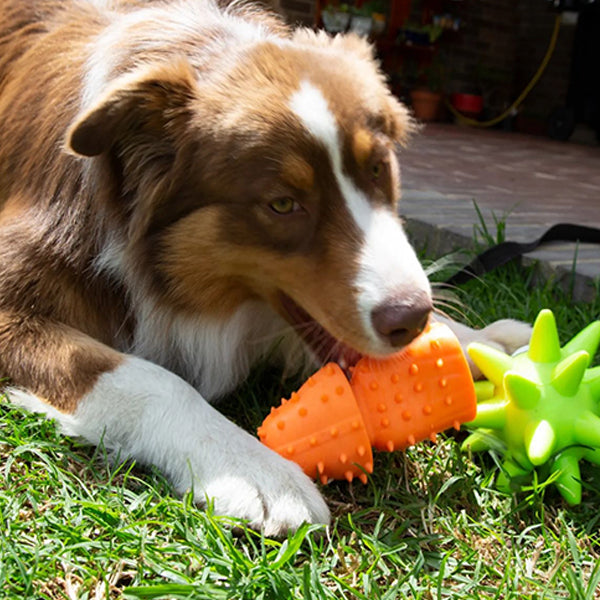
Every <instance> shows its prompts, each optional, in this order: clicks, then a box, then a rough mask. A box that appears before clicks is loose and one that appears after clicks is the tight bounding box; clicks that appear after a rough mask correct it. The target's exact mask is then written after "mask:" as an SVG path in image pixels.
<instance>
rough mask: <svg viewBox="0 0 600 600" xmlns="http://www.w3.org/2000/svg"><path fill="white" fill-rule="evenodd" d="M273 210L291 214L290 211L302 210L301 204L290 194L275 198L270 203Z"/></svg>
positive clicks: (282, 213)
mask: <svg viewBox="0 0 600 600" xmlns="http://www.w3.org/2000/svg"><path fill="white" fill-rule="evenodd" d="M269 206H270V208H271V210H273V211H274V212H276V213H277V214H278V215H289V214H290V213H293V212H296V211H298V210H300V205H299V204H298V203H297V202H296V201H295V200H294V199H293V198H290V197H289V196H282V197H281V198H277V199H276V200H273V201H272V202H271V203H270V204H269Z"/></svg>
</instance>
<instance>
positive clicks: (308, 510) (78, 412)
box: [0, 315, 329, 535]
mask: <svg viewBox="0 0 600 600" xmlns="http://www.w3.org/2000/svg"><path fill="white" fill-rule="evenodd" d="M4 317H5V318H4V319H3V322H2V323H0V325H2V326H3V327H0V347H1V348H2V355H3V357H2V364H1V365H0V366H1V368H2V369H3V371H4V372H3V373H2V374H3V375H8V376H9V377H10V378H11V379H12V387H10V388H9V389H8V394H9V396H10V398H11V400H12V401H13V402H15V403H16V404H20V405H22V406H25V407H26V408H28V409H30V410H34V411H36V412H44V413H47V414H48V415H49V416H51V417H53V418H55V419H56V420H57V421H58V422H59V423H60V424H61V425H62V427H63V429H64V430H65V432H66V433H68V434H71V435H77V436H82V437H83V438H85V439H86V440H88V441H90V442H92V443H94V444H100V443H103V444H104V445H105V446H106V447H107V448H108V449H109V450H110V451H112V452H115V453H118V455H119V456H120V457H121V458H127V457H131V458H133V459H135V460H137V461H139V462H141V463H145V464H153V465H156V466H157V467H158V468H160V469H161V470H162V471H163V472H164V473H165V474H166V475H167V476H168V477H169V478H170V480H171V481H172V482H173V484H174V486H175V488H176V489H177V491H178V492H180V493H183V492H185V491H186V490H188V489H190V488H192V489H193V491H194V496H195V499H196V501H197V502H199V503H200V504H205V503H206V502H207V501H211V502H213V503H214V509H215V511H216V512H217V513H219V514H227V515H231V516H236V517H241V518H244V519H248V521H249V523H250V525H251V526H252V527H254V528H258V529H262V530H263V531H264V532H265V533H266V534H268V535H277V534H281V533H285V532H286V531H287V530H289V529H296V528H297V527H299V526H300V525H301V523H302V522H304V521H308V522H320V523H327V522H328V520H329V512H328V509H327V506H326V504H325V502H324V501H323V499H322V497H321V496H320V494H319V492H318V491H317V489H316V487H315V486H314V484H313V483H312V482H311V481H310V479H309V478H308V477H306V475H304V473H302V471H301V470H300V468H299V467H298V466H297V465H295V464H293V463H291V462H289V461H287V460H285V459H283V458H281V457H280V456H278V455H277V454H275V453H274V452H272V451H270V450H269V449H267V448H266V447H265V446H263V445H262V444H260V443H259V442H258V440H257V439H255V438H254V437H252V436H251V435H249V434H248V433H246V432H245V431H243V430H242V429H240V428H239V427H237V426H236V425H234V424H233V423H231V422H230V421H228V420H227V419H226V418H225V417H223V416H222V415H221V414H220V413H219V412H218V411H216V410H215V409H214V408H213V407H212V406H211V405H210V404H208V403H207V402H206V401H205V400H204V399H203V398H202V396H200V394H199V393H198V392H197V391H196V390H195V389H194V388H192V387H191V386H190V385H188V384H187V383H186V382H184V381H183V380H182V379H180V378H179V377H177V376H176V375H174V374H173V373H171V372H169V371H167V370H165V369H163V368H161V367H159V366H157V365H155V364H153V363H150V362H148V361H145V360H142V359H139V358H136V357H133V356H129V355H123V354H120V353H118V352H116V351H114V350H112V349H110V348H108V347H106V346H103V345H102V344H100V343H98V342H97V341H95V340H92V339H90V338H88V337H86V336H85V335H83V334H81V333H80V332H77V331H75V330H72V329H70V328H68V327H64V326H61V325H56V324H54V325H53V324H51V323H44V322H42V321H38V322H36V323H35V324H31V323H28V322H27V321H24V320H21V321H18V320H16V319H14V318H10V319H7V318H6V315H4ZM34 336H35V344H32V345H29V342H31V341H32V339H33V337H34ZM31 348H35V350H34V351H30V349H31ZM11 356H12V357H13V358H12V359H11V358H10V357H11ZM15 357H18V358H20V359H23V358H24V357H26V362H27V364H26V365H23V364H17V363H16V362H11V361H12V360H14V358H15Z"/></svg>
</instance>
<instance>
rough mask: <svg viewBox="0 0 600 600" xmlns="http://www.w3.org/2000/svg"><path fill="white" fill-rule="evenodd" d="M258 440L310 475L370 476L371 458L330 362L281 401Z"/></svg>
mask: <svg viewBox="0 0 600 600" xmlns="http://www.w3.org/2000/svg"><path fill="white" fill-rule="evenodd" d="M258 436H259V438H260V441H261V442H263V443H264V444H265V445H267V446H268V447H269V448H271V449H272V450H275V452H277V453H279V454H281V455H282V456H284V457H285V458H288V459H290V460H293V461H294V462H296V463H298V464H299V465H300V466H301V467H302V470H303V471H304V472H305V473H306V474H307V475H308V476H309V477H314V478H317V477H318V478H319V479H320V480H321V482H322V483H327V481H328V479H347V480H348V481H352V480H353V478H354V477H358V478H359V479H361V481H363V482H364V483H366V481H367V475H366V473H372V472H373V453H372V450H371V444H370V442H369V436H368V435H367V431H366V429H365V424H364V421H363V418H362V415H361V413H360V410H359V409H358V405H357V404H356V400H355V398H354V393H353V392H352V389H351V388H350V384H349V382H348V379H347V378H346V376H345V375H344V373H343V371H342V370H341V369H340V367H339V366H338V365H336V364H334V363H330V364H328V365H326V366H324V367H323V368H322V369H320V370H319V371H317V372H316V373H315V374H314V375H312V376H311V377H310V378H309V379H308V380H307V381H306V382H305V383H304V385H303V386H302V387H301V388H300V389H299V390H298V391H297V392H295V393H293V394H292V396H291V398H290V399H289V400H285V399H284V400H283V401H282V404H281V406H279V407H278V408H273V409H271V414H270V415H268V416H267V418H266V419H265V420H264V422H263V424H262V426H261V427H260V428H259V429H258Z"/></svg>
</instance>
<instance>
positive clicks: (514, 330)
mask: <svg viewBox="0 0 600 600" xmlns="http://www.w3.org/2000/svg"><path fill="white" fill-rule="evenodd" d="M436 319H437V320H439V321H442V322H444V323H446V324H447V325H448V326H449V327H450V329H452V331H453V332H454V334H455V335H456V337H457V338H458V340H459V342H460V344H461V346H462V348H463V350H464V351H465V354H466V351H467V347H468V346H469V344H470V343H471V342H480V343H482V344H486V345H487V346H490V347H492V348H496V349H497V350H502V352H505V353H506V354H512V353H513V352H514V351H515V350H518V349H519V348H521V347H522V346H525V345H527V344H528V343H529V338H530V337H531V325H528V324H527V323H523V322H521V321H515V320H514V319H501V320H499V321H495V322H494V323H491V324H490V325H488V326H487V327H484V328H483V329H472V328H471V327H468V326H466V325H463V324H461V323H456V322H455V321H451V320H449V319H446V318H443V317H438V316H437V315H436ZM466 356H467V360H468V362H469V366H470V368H471V372H472V373H473V377H474V378H475V379H479V378H481V377H482V373H481V371H480V370H479V368H478V367H477V366H476V365H475V364H474V363H473V361H472V360H471V359H470V358H469V356H468V354H466Z"/></svg>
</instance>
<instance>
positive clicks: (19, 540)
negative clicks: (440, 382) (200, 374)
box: [0, 265, 600, 600]
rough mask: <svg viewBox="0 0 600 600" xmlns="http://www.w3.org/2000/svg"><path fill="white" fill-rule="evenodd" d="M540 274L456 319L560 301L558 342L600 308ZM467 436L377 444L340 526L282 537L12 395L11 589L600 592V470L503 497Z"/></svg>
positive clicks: (227, 406)
mask: <svg viewBox="0 0 600 600" xmlns="http://www.w3.org/2000/svg"><path fill="white" fill-rule="evenodd" d="M531 274H532V271H531V270H527V269H522V268H520V267H518V266H516V265H509V266H508V267H505V268H503V269H502V270H501V271H500V272H498V273H494V274H490V275H488V276H486V277H485V278H484V280H482V281H472V282H470V283H468V284H466V285H465V286H464V287H463V288H462V289H461V290H458V291H457V294H458V299H459V301H462V304H463V306H467V305H468V307H469V308H468V309H466V308H463V309H461V310H458V313H459V314H460V315H461V318H462V319H463V320H464V319H468V320H470V321H471V322H473V323H475V324H476V325H481V324H484V323H488V322H490V321H492V320H494V319H497V318H504V317H514V318H518V319H525V320H528V321H532V320H533V318H534V317H535V316H536V314H537V312H538V311H539V310H540V309H541V308H543V307H550V308H552V309H553V310H554V312H555V315H556V318H557V321H558V324H559V329H560V333H561V340H562V341H563V342H564V341H566V340H568V339H569V338H570V337H571V336H572V335H573V334H574V333H576V332H577V331H578V330H579V329H581V328H583V327H584V326H585V325H586V324H587V323H589V322H590V321H591V320H593V319H594V318H598V316H599V315H600V299H598V300H597V301H596V302H595V303H592V304H585V305H584V304H582V305H578V304H575V303H573V302H572V301H571V299H570V298H569V296H568V294H566V293H562V292H557V291H556V290H555V289H554V288H553V286H552V285H551V284H548V285H545V286H541V287H540V286H539V285H538V286H537V287H532V285H531V281H530V277H531ZM595 364H599V361H598V357H596V361H595ZM297 384H298V381H294V380H287V381H281V376H280V374H279V373H273V372H271V371H268V370H262V371H260V372H257V373H255V374H254V376H253V378H252V379H251V381H250V382H248V384H247V385H246V386H245V387H244V388H243V389H241V390H240V391H239V392H238V393H237V394H236V395H235V396H234V397H232V398H229V399H228V400H227V401H226V402H225V403H224V405H223V410H224V411H225V412H226V413H227V414H228V415H230V416H232V417H233V415H235V419H236V420H237V421H238V422H239V423H240V424H242V425H243V426H244V427H247V428H248V429H250V430H254V429H255V427H256V426H257V425H258V424H259V423H260V421H261V420H262V417H263V416H264V415H265V413H266V412H267V411H268V407H269V405H270V404H275V403H277V402H278V400H279V398H280V397H281V396H282V395H284V394H288V393H289V392H290V391H291V390H292V389H294V387H296V386H297ZM242 401H243V402H244V406H245V407H246V409H245V411H244V413H243V414H239V405H240V403H241V402H242ZM236 407H238V409H237V411H236ZM463 436H464V434H463V433H462V432H461V433H460V434H457V436H448V437H446V436H441V439H440V441H439V442H438V443H437V444H436V445H434V444H431V443H429V442H428V443H422V444H418V445H417V446H416V447H414V448H412V449H410V450H409V451H408V452H406V453H400V452H397V453H394V454H381V455H378V456H377V457H376V464H375V475H374V476H373V477H371V478H370V480H369V482H368V484H367V485H366V486H364V485H362V484H361V483H360V482H356V483H353V484H348V483H346V482H334V483H331V484H329V485H328V486H326V487H325V488H324V489H323V493H324V494H325V496H326V497H327V499H328V501H329V504H330V506H331V509H332V512H333V515H334V520H333V523H332V525H331V527H330V528H328V529H323V528H320V527H305V528H302V529H301V530H300V531H298V532H297V533H296V534H295V535H293V536H290V537H289V538H288V539H287V540H283V541H282V540H279V541H274V540H270V539H264V538H262V537H261V536H260V535H258V534H256V533H253V532H250V531H247V530H244V529H243V528H242V527H239V526H236V525H239V524H236V523H232V522H231V521H230V520H228V519H226V518H221V517H216V516H214V515H212V514H211V512H210V510H208V511H206V512H203V511H201V510H199V509H197V508H196V507H195V506H194V505H193V504H192V503H191V502H190V499H189V497H186V498H183V499H181V498H177V497H175V496H174V495H173V494H172V493H171V491H170V488H169V485H168V483H167V482H166V481H165V480H164V479H163V478H162V477H161V475H160V474H159V473H157V472H155V471H153V470H142V469H140V468H138V467H136V466H135V465H132V464H123V465H119V466H113V467H109V466H107V463H106V461H105V460H104V458H105V457H104V456H103V452H102V450H94V449H91V448H89V447H86V446H83V445H81V444H80V443H78V442H77V441H75V440H69V439H65V438H63V437H61V436H60V435H59V434H58V433H57V432H56V430H55V427H54V425H53V424H52V423H50V422H47V421H44V420H43V419H41V418H40V417H38V416H35V415H29V414H25V413H23V412H21V411H19V410H16V409H14V408H12V407H11V406H10V405H9V404H8V403H7V402H6V401H2V403H0V520H1V521H0V589H1V590H2V594H1V597H2V598H3V599H4V598H5V599H11V600H12V599H17V598H18V599H19V600H26V599H35V600H40V599H52V600H55V599H58V598H89V599H101V598H120V597H123V596H124V597H126V598H192V599H197V600H200V599H207V600H208V599H211V600H212V599H216V600H218V599H221V598H222V599H226V598H227V599H235V600H259V599H265V600H267V599H273V600H285V599H286V598H305V599H326V598H331V599H333V598H336V599H344V598H347V599H369V600H377V599H382V600H383V599H386V600H392V599H394V598H398V599H404V598H407V599H415V600H416V599H442V598H456V599H484V598H490V599H491V598H498V599H512V598H514V599H528V598H531V599H534V598H535V599H542V598H548V599H551V598H568V599H570V600H583V599H589V600H591V599H594V598H600V533H599V531H600V511H598V509H597V506H598V504H599V503H600V469H598V468H597V467H593V466H591V465H589V464H587V463H584V466H583V469H582V478H583V482H584V497H583V502H582V503H581V505H579V506H577V507H573V508H571V507H568V506H567V505H566V504H565V503H564V502H563V501H562V500H561V498H560V496H559V495H558V494H557V493H556V491H555V489H554V488H553V487H551V486H548V487H544V486H537V487H532V488H531V489H528V490H526V491H524V492H523V493H521V494H519V495H516V496H514V497H509V496H506V495H503V494H501V493H500V492H498V491H496V490H495V488H494V485H493V479H494V476H495V474H496V473H497V457H494V456H492V455H490V454H484V455H477V456H474V457H469V456H467V455H465V454H462V453H461V452H460V450H459V440H460V438H461V437H463Z"/></svg>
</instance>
